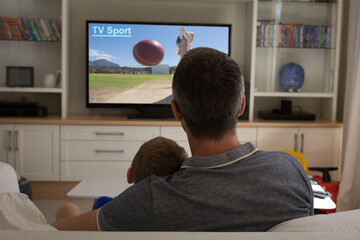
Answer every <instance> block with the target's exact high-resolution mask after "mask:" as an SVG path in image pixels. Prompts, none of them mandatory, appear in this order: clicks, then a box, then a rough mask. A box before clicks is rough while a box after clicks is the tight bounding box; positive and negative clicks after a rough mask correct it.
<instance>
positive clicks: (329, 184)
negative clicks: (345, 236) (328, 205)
mask: <svg viewBox="0 0 360 240" xmlns="http://www.w3.org/2000/svg"><path fill="white" fill-rule="evenodd" d="M309 170H312V171H321V172H322V173H323V176H322V177H321V176H312V177H313V178H315V179H316V180H317V181H318V182H319V184H320V186H321V187H322V188H323V189H324V191H326V192H329V193H331V194H332V196H331V200H333V201H334V203H335V204H336V199H337V195H338V192H339V182H334V181H331V178H330V174H329V171H334V170H337V168H336V167H333V168H315V167H313V168H311V167H310V168H309ZM334 212H336V209H324V210H317V212H316V213H318V214H328V213H334Z"/></svg>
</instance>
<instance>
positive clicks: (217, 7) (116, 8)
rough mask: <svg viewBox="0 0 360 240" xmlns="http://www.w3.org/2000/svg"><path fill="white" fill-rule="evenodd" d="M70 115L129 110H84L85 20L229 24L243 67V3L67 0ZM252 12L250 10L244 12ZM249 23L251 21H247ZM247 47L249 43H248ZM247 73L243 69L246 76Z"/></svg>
mask: <svg viewBox="0 0 360 240" xmlns="http://www.w3.org/2000/svg"><path fill="white" fill-rule="evenodd" d="M70 4H71V6H70V9H71V12H70V26H71V27H70V81H69V84H70V114H92V115H97V114H99V115H115V114H116V115H119V114H120V115H126V114H127V113H128V112H129V110H126V109H125V110H119V109H87V108H86V107H85V96H86V94H85V88H86V85H85V78H86V69H85V68H86V59H85V58H86V50H85V41H86V36H85V21H86V20H112V21H152V22H183V23H226V24H229V23H230V24H232V38H231V42H232V45H231V56H232V57H233V58H234V59H235V60H236V61H237V62H238V63H239V64H240V67H242V68H244V65H245V63H244V62H245V61H250V59H248V60H246V59H244V58H245V57H244V56H245V54H244V51H245V48H246V47H247V46H245V38H246V35H245V34H250V33H246V32H245V24H246V22H245V19H246V16H245V14H246V11H245V9H246V5H245V3H221V4H219V3H205V2H197V1H196V0H193V1H180V0H178V1H146V0H143V1H138V0H135V1H134V0H133V1H123V0H72V1H70ZM247 14H252V13H247ZM250 24H251V23H250ZM248 47H250V46H248ZM246 75H248V74H247V73H246V72H245V76H246Z"/></svg>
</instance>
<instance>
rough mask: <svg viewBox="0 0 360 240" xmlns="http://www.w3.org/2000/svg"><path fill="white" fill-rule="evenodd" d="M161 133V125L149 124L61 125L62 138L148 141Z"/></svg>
mask: <svg viewBox="0 0 360 240" xmlns="http://www.w3.org/2000/svg"><path fill="white" fill-rule="evenodd" d="M159 135H160V127H147V126H136V127H135V126H94V125H91V126H90V125H88V126H77V125H76V126H75V125H67V126H62V127H61V140H127V141H136V140H141V141H147V140H150V139H152V138H154V137H156V136H159Z"/></svg>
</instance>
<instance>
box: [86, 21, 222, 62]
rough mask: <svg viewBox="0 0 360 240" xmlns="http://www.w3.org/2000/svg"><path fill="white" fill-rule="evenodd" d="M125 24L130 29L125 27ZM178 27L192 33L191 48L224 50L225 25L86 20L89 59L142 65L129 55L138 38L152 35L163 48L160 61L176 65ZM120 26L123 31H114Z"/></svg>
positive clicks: (119, 29) (146, 37)
mask: <svg viewBox="0 0 360 240" xmlns="http://www.w3.org/2000/svg"><path fill="white" fill-rule="evenodd" d="M129 27H130V28H131V31H129V30H126V29H128V28H129ZM181 27H185V28H186V30H187V31H189V32H193V33H194V35H195V36H194V42H193V45H192V48H196V47H211V48H215V49H218V50H220V51H222V52H225V53H228V44H229V39H228V36H229V34H228V28H227V27H222V26H179V25H147V24H145V25H141V24H104V23H90V24H89V60H90V61H94V60H97V59H106V60H108V61H111V62H114V63H117V64H119V65H120V66H130V67H143V66H142V65H140V64H139V63H138V62H137V61H136V60H135V58H134V57H133V54H132V52H133V47H134V46H135V44H136V43H138V42H140V41H142V40H145V39H152V40H156V41H158V42H159V43H160V44H161V45H162V46H163V48H164V50H165V55H164V58H163V60H162V61H161V63H160V64H169V65H170V66H176V65H177V64H178V57H177V55H176V54H175V49H176V39H177V37H178V35H179V29H180V28H181ZM121 29H122V30H123V34H120V33H118V34H114V33H115V31H118V32H120V31H121ZM101 30H102V32H101ZM114 35H115V36H114ZM121 35H122V36H121Z"/></svg>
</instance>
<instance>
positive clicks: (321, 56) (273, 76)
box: [248, 0, 343, 121]
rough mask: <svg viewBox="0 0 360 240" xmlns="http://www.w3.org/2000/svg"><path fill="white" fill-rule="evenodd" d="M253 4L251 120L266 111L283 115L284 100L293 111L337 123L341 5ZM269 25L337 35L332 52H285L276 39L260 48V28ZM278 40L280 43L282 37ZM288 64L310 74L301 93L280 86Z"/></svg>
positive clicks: (298, 48) (308, 49) (298, 0)
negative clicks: (314, 28)
mask: <svg viewBox="0 0 360 240" xmlns="http://www.w3.org/2000/svg"><path fill="white" fill-rule="evenodd" d="M249 4H250V5H251V8H248V9H252V10H253V16H252V17H253V18H252V47H251V79H250V83H251V89H250V103H251V104H250V111H249V112H250V114H249V120H250V121H252V120H254V119H256V118H257V116H258V112H259V111H261V110H267V111H271V110H272V109H279V108H280V102H281V100H291V101H293V106H294V105H296V106H299V107H300V108H301V109H302V110H303V111H307V112H311V113H315V114H316V117H317V118H318V119H319V118H320V119H326V120H329V121H335V120H336V103H337V91H338V72H339V55H340V54H339V53H340V35H341V34H340V33H341V18H342V17H341V13H342V4H343V2H342V0H338V1H334V2H328V3H323V2H315V1H310V0H309V1H304V0H293V1H290V0H283V1H281V0H279V1H265V0H254V1H253V2H251V3H249ZM264 24H269V25H270V24H273V25H274V26H276V27H278V28H279V29H281V28H280V27H281V26H282V25H283V24H297V25H303V26H305V29H306V27H307V26H321V27H322V26H327V27H329V28H331V31H332V33H331V46H328V47H321V46H320V47H319V46H305V45H304V46H294V45H293V46H292V45H290V46H280V45H279V44H278V42H279V41H280V40H278V41H276V39H275V40H274V39H273V38H271V41H270V45H269V44H268V45H266V44H259V43H257V38H259V36H258V31H259V30H258V26H259V28H262V29H265V28H264ZM276 27H275V28H276ZM270 29H271V28H270ZM268 30H269V28H267V31H268ZM273 30H274V28H273V29H272V30H271V31H273ZM280 31H281V30H280ZM303 34H305V30H304V32H303ZM264 35H265V36H264ZM274 35H276V33H275V34H274ZM260 36H261V37H264V38H266V39H268V38H267V37H268V36H270V35H269V33H268V32H266V33H265V34H263V35H261V34H260ZM276 38H278V39H280V37H279V35H277V37H276ZM265 41H266V40H265ZM264 45H265V46H264ZM289 62H295V63H297V64H300V65H301V66H302V67H303V69H304V71H305V81H304V84H303V86H302V88H301V90H300V92H285V91H284V90H283V89H282V88H281V86H280V83H279V71H280V69H281V67H282V66H283V65H284V64H286V63H289Z"/></svg>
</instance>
